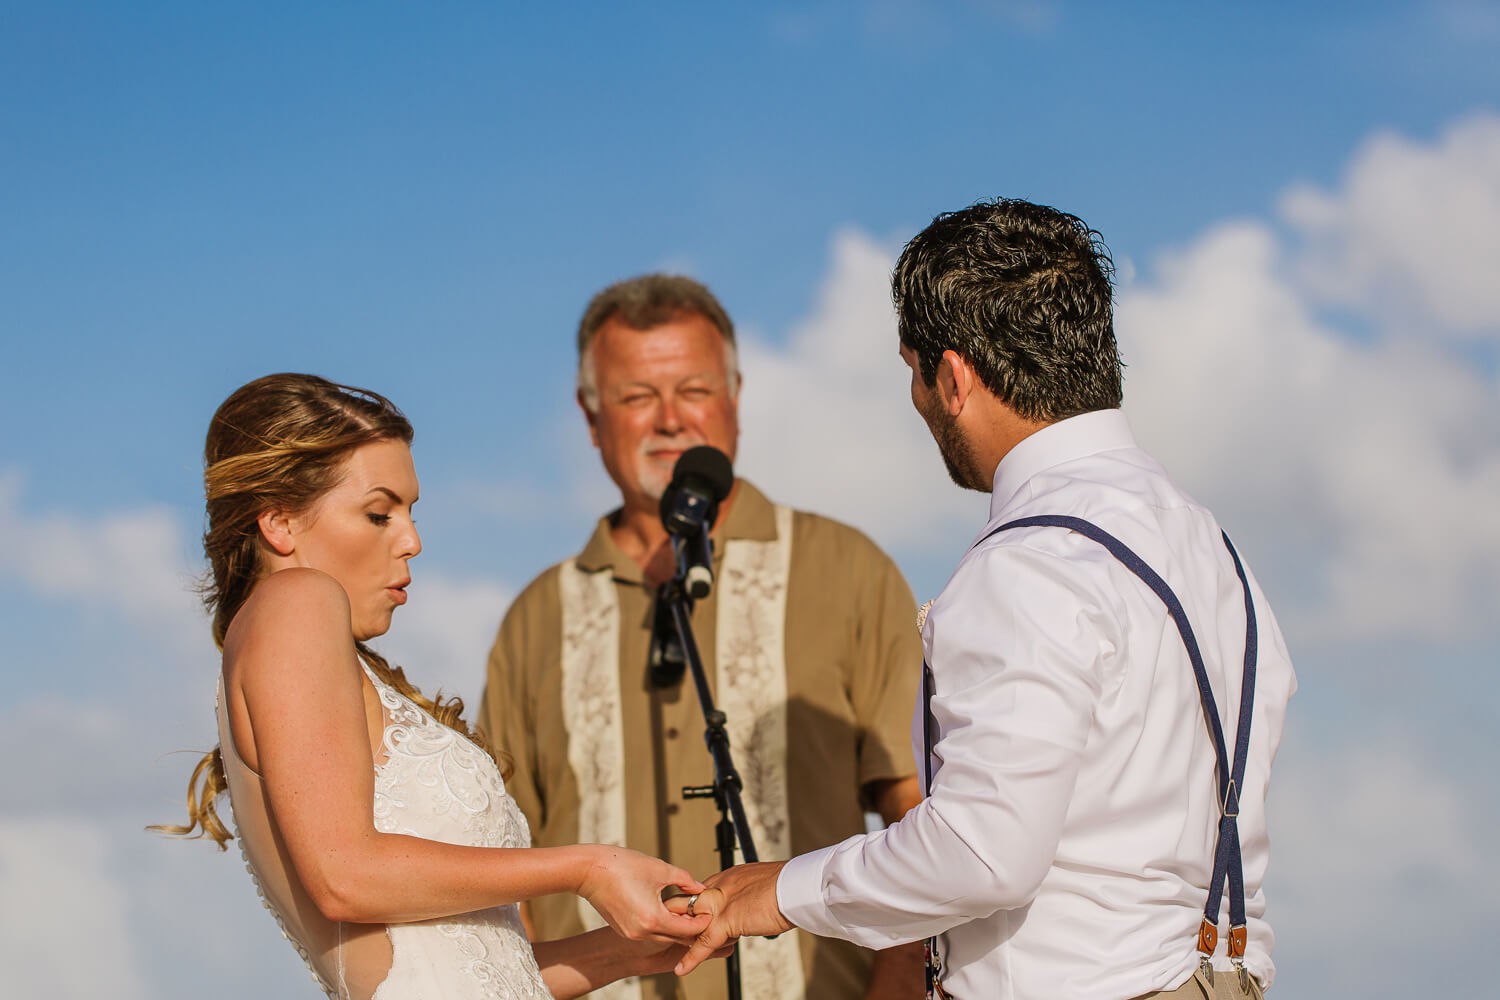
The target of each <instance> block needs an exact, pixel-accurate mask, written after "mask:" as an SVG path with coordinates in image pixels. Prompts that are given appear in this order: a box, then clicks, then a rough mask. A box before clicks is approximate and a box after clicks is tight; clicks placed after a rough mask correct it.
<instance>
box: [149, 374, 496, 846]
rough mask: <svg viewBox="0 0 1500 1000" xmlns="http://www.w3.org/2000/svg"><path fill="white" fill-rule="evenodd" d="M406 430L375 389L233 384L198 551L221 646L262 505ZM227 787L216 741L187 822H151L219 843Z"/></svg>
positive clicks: (437, 714)
mask: <svg viewBox="0 0 1500 1000" xmlns="http://www.w3.org/2000/svg"><path fill="white" fill-rule="evenodd" d="M411 439H412V427H411V423H410V421H408V420H407V419H406V416H405V414H403V413H402V412H401V411H400V410H399V409H397V408H396V405H395V404H394V403H392V402H391V401H390V400H388V399H386V398H385V397H384V396H381V395H379V394H378V393H374V392H369V391H367V390H365V389H356V388H354V387H352V386H347V385H340V384H338V383H337V382H330V381H328V380H327V379H323V378H319V377H318V376H316V375H296V374H279V375H267V376H265V377H264V378H258V379H256V380H255V381H253V382H250V383H247V384H246V385H244V386H241V387H240V388H239V389H237V390H235V392H234V393H233V394H231V395H230V397H229V398H228V399H226V400H225V401H224V403H223V405H221V406H220V407H219V409H218V412H216V413H215V414H214V417H213V420H212V421H211V422H210V424H209V427H208V440H207V441H206V443H205V444H204V449H203V466H204V471H203V486H204V494H205V500H206V507H207V511H206V512H207V526H206V527H205V529H204V532H203V552H204V555H206V556H207V557H208V563H209V572H208V575H207V577H206V578H205V580H204V582H203V585H202V592H203V603H204V605H205V606H206V607H207V608H208V610H209V611H210V612H211V613H212V615H213V636H214V643H215V644H216V645H218V646H219V648H221V649H222V648H223V646H224V635H225V633H226V632H228V630H229V623H230V622H231V621H233V620H234V616H235V614H236V613H238V611H239V610H240V607H241V606H243V605H244V603H245V600H246V598H248V597H249V596H250V591H251V590H252V589H254V587H255V584H256V581H257V580H259V579H260V577H261V575H262V568H261V566H260V563H259V559H258V556H257V549H258V546H259V540H260V528H259V524H258V519H259V517H260V515H261V514H262V513H263V512H264V511H267V510H274V509H281V510H285V511H288V512H300V511H305V510H307V509H308V508H310V507H311V506H312V505H313V504H315V503H316V502H317V501H318V500H319V499H321V498H322V496H323V495H324V494H325V493H327V492H328V491H329V490H330V489H332V488H333V487H334V486H335V485H336V484H337V483H338V481H339V479H340V478H341V477H342V475H343V470H344V462H345V460H346V459H347V458H348V457H349V455H350V454H351V453H352V452H353V451H354V450H355V449H356V448H358V447H360V446H361V445H366V444H370V443H372V442H376V441H401V442H403V443H405V444H410V443H411ZM355 648H356V649H357V650H358V652H359V655H360V658H361V659H363V660H364V661H365V663H367V664H369V666H370V669H371V670H373V671H374V672H375V674H376V675H377V676H378V677H380V679H381V680H383V681H384V682H385V683H387V684H389V685H390V686H391V687H394V688H395V689H396V690H398V691H400V692H401V693H402V694H404V695H406V696H407V697H408V698H410V699H411V700H412V701H414V702H416V703H417V704H418V705H420V706H422V708H424V709H425V710H426V711H428V712H430V713H431V714H432V716H433V717H434V718H436V719H437V721H438V722H440V723H442V724H443V725H445V726H448V727H450V728H452V729H454V730H456V731H458V732H459V733H462V734H463V735H464V736H466V737H468V738H470V739H472V740H475V741H476V742H478V743H479V745H480V746H484V744H483V742H482V741H480V740H479V737H478V735H477V734H476V733H475V732H474V731H473V730H472V729H470V728H469V726H468V725H467V724H466V723H465V722H464V720H463V708H464V705H463V701H462V700H461V699H459V698H456V697H455V698H447V699H445V698H443V697H442V693H441V692H439V693H438V696H437V697H436V698H428V697H426V696H425V695H423V694H422V693H421V692H420V691H418V690H417V689H416V688H415V687H413V686H412V684H411V682H409V681H408V680H407V679H406V675H405V674H404V673H402V671H401V668H400V667H396V666H392V665H391V664H390V663H388V662H387V661H386V660H385V658H384V657H382V656H381V655H380V654H379V653H377V652H375V651H374V650H372V649H370V648H369V647H368V646H367V645H365V644H364V643H362V642H357V643H355ZM226 788H227V784H226V781H225V777H224V760H223V757H222V756H221V754H220V750H219V747H217V746H216V747H214V749H213V750H211V751H209V752H208V753H206V754H204V756H203V759H202V760H201V761H199V762H198V766H197V767H196V768H194V769H193V774H192V777H190V778H189V779H188V790H187V807H188V822H187V823H186V824H183V825H177V824H163V825H160V826H153V827H151V829H153V830H158V831H161V832H163V833H170V834H175V835H178V836H184V837H209V838H211V839H212V840H213V841H214V842H215V843H217V844H218V846H219V848H220V849H221V850H222V849H224V846H225V844H226V842H227V841H228V840H229V839H230V838H231V837H232V836H233V834H231V833H230V832H229V829H228V827H226V826H225V825H224V823H223V821H222V820H221V819H220V818H219V814H218V810H217V808H216V805H217V802H218V798H219V795H220V793H222V792H223V791H224V790H225V789H226Z"/></svg>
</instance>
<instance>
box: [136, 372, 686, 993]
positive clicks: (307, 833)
mask: <svg viewBox="0 0 1500 1000" xmlns="http://www.w3.org/2000/svg"><path fill="white" fill-rule="evenodd" d="M411 438H412V429H411V425H410V423H408V422H407V419H406V417H405V416H403V415H402V413H401V412H400V411H399V410H398V409H397V408H396V407H395V406H394V405H393V404H392V403H391V402H390V401H389V400H387V399H385V398H384V397H382V396H379V395H377V394H375V393H372V392H366V391H364V390H361V389H354V388H351V387H348V386H343V385H338V384H336V383H333V382H329V381H327V380H325V379H321V378H318V377H316V376H312V375H290V374H283V375H268V376H266V377H265V378H261V379H257V380H255V381H254V382H251V383H249V384H247V385H245V386H243V387H241V388H240V389H238V390H237V391H235V392H234V393H233V394H232V395H231V396H230V397H229V398H228V399H227V400H225V402H224V404H223V405H222V406H220V407H219V410H218V412H217V413H215V414H214V418H213V421H212V423H211V424H210V426H209V431H208V440H207V444H206V446H205V454H204V464H205V472H204V482H205V490H206V494H207V515H208V517H207V528H206V530H205V532H204V536H203V546H204V550H205V552H206V554H207V556H208V560H209V563H210V565H211V569H212V578H211V580H210V581H209V582H208V584H207V586H206V588H205V589H206V595H205V602H206V603H207V605H208V607H209V609H210V610H211V611H212V613H213V634H214V639H215V641H216V642H217V643H218V644H219V646H220V647H221V649H222V650H223V655H224V659H223V672H222V675H221V677H220V681H219V696H218V720H219V746H218V748H216V749H215V750H213V751H212V752H210V753H209V754H208V755H206V756H205V757H204V759H203V761H202V762H201V763H200V764H199V765H198V767H197V769H196V770H195V771H194V772H193V776H192V779H191V780H190V781H189V785H188V823H187V824H186V825H184V826H164V827H158V828H157V829H161V830H165V831H167V832H170V833H176V834H181V835H194V834H195V831H196V835H198V836H205V835H206V836H208V837H211V838H212V839H213V840H215V841H216V842H217V843H218V844H219V847H220V848H221V849H222V848H223V847H224V845H225V842H226V841H228V840H229V839H231V837H232V836H233V835H232V834H231V833H230V832H229V830H228V829H227V828H226V826H225V825H224V823H223V821H222V820H221V818H220V817H219V815H218V813H217V811H216V802H217V800H218V797H219V795H220V793H222V792H224V791H227V792H228V793H229V799H230V803H231V804H232V806H233V810H234V824H235V827H236V832H237V833H238V835H239V840H240V847H241V850H242V851H243V853H244V856H245V860H246V863H247V866H248V867H249V869H250V871H251V874H252V875H253V876H254V878H255V880H256V883H257V887H258V889H259V891H260V893H261V896H262V898H263V899H264V901H265V904H266V906H267V908H268V909H270V911H271V912H272V914H273V915H274V916H275V917H276V919H277V921H278V922H279V923H280V925H281V928H282V931H283V932H284V933H285V935H286V937H287V939H288V940H290V941H291V942H292V944H293V945H294V946H295V947H296V949H297V951H298V952H299V953H300V954H301V955H302V957H303V959H304V961H305V962H306V963H307V966H308V968H309V970H310V971H311V972H312V974H313V977H314V979H315V980H316V981H317V982H318V985H319V986H320V987H321V988H322V989H323V991H324V992H326V993H327V994H328V996H330V997H336V998H340V1000H343V998H352V1000H416V998H419V997H420V998H438V997H441V998H444V1000H455V998H474V1000H479V998H507V1000H508V998H516V1000H530V998H546V997H549V996H555V997H559V998H566V997H574V996H578V995H580V994H583V993H586V992H588V991H589V990H592V989H596V988H598V987H600V986H602V985H604V984H606V983H608V982H611V981H613V980H615V979H618V978H621V977H623V976H631V975H645V974H650V973H655V972H663V971H666V970H668V969H670V968H672V966H673V964H674V963H675V962H676V960H677V958H678V957H679V956H680V954H681V953H682V951H683V948H682V947H681V946H680V944H679V943H686V942H691V941H692V939H694V938H695V937H696V936H697V935H698V934H699V932H701V931H702V930H703V929H704V927H705V926H706V924H707V922H708V921H707V917H706V916H704V915H701V914H700V915H698V916H696V917H695V916H692V915H690V913H689V912H688V911H690V910H691V906H690V905H687V906H684V905H683V904H682V903H681V902H680V901H679V900H678V899H673V900H672V901H671V903H670V905H669V904H668V903H664V902H663V901H662V893H663V891H664V890H668V889H669V887H675V888H676V890H677V891H679V892H682V893H696V892H699V891H701V890H702V889H703V886H702V884H701V883H699V882H698V881H697V880H695V879H694V878H693V877H692V876H691V875H690V874H689V873H688V872H686V871H683V870H682V869H680V868H677V867H674V866H672V865H669V864H667V863H666V862H663V861H659V860H657V859H655V858H651V857H648V856H646V855H643V854H639V853H637V852H635V851H631V850H628V849H625V848H622V847H610V846H604V845H598V844H580V845H577V846H574V847H559V848H531V847H529V846H528V844H529V841H530V835H529V832H528V831H527V828H526V823H525V820H524V819H523V818H522V816H521V814H520V813H519V811H518V810H517V808H516V806H515V803H514V802H513V801H512V800H511V799H510V797H509V796H508V795H507V794H506V792H505V786H504V782H503V779H502V772H501V769H500V768H499V767H497V764H496V761H495V760H494V759H493V758H492V757H491V756H490V754H489V753H488V752H487V751H485V750H484V749H482V744H480V743H479V742H478V739H477V737H476V735H475V734H474V733H473V732H472V731H471V730H470V729H469V727H468V726H467V724H466V723H465V722H464V721H463V719H462V718H461V717H460V712H461V711H462V708H463V705H462V702H460V701H459V700H458V699H457V698H453V699H448V700H443V699H441V697H440V696H439V698H437V699H430V698H427V697H426V696H424V695H423V694H421V693H420V692H419V691H418V690H417V689H416V688H415V687H413V686H412V685H411V684H410V683H409V682H408V681H407V680H406V678H405V676H404V675H403V673H402V671H401V670H400V669H399V668H397V667H392V666H390V665H389V664H387V663H386V661H385V660H384V659H383V658H382V657H381V656H380V655H379V654H377V653H375V652H374V651H373V650H371V649H370V648H369V647H368V646H366V645H365V643H366V641H367V640H369V639H371V638H373V637H375V636H378V635H381V634H383V633H384V632H385V631H386V630H387V629H388V628H389V627H390V624H391V615H392V613H393V612H394V611H395V609H396V608H398V607H400V606H401V605H403V604H405V603H406V599H407V595H406V588H407V585H408V584H409V583H410V582H411V577H410V573H409V571H408V568H407V564H408V562H409V561H410V560H411V559H412V558H414V557H415V556H416V555H417V554H418V553H419V552H420V551H421V549H422V544H421V541H420V540H419V538H418V535H417V529H416V523H415V521H414V520H413V519H412V505H413V504H414V503H416V500H417V476H416V471H415V469H414V468H413V465H412V458H411V450H410V442H411ZM554 892H571V893H576V894H578V895H579V896H582V897H583V898H584V899H586V900H588V902H589V903H590V904H592V905H593V907H594V908H595V909H596V910H597V911H598V912H599V914H600V915H601V916H602V917H603V919H604V921H605V922H606V923H607V924H608V926H607V927H601V928H600V929H598V930H596V931H591V932H589V933H587V934H582V935H579V936H577V937H573V938H567V939H564V940H560V941H544V942H536V943H535V944H531V943H528V941H527V940H526V935H525V931H524V929H523V928H522V926H521V922H520V918H519V915H518V911H517V907H516V903H517V901H518V900H522V899H530V898H532V897H535V896H541V895H545V894H548V893H554ZM549 991H550V992H549Z"/></svg>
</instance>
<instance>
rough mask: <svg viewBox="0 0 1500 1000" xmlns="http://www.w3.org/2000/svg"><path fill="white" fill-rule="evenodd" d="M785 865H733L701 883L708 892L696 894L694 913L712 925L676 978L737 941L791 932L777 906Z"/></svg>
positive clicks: (769, 862) (690, 949) (687, 957)
mask: <svg viewBox="0 0 1500 1000" xmlns="http://www.w3.org/2000/svg"><path fill="white" fill-rule="evenodd" d="M785 864H786V862H785V861H762V862H759V863H757V864H753V865H736V866H735V867H733V868H727V869H725V870H724V871H722V872H720V873H719V874H717V875H714V876H712V877H710V878H707V879H705V880H704V882H703V884H704V885H706V886H708V888H707V889H705V890H704V891H703V892H701V893H699V894H698V901H697V903H695V904H694V906H693V912H694V913H708V914H711V915H712V916H713V921H712V922H711V923H710V924H709V925H708V930H706V931H704V932H703V933H702V934H700V935H699V936H698V940H697V941H695V942H694V943H693V946H692V947H691V948H689V949H688V953H687V954H686V955H684V956H683V957H682V961H680V962H678V963H677V968H676V972H677V974H678V975H679V976H685V975H687V974H688V973H689V972H692V971H693V970H694V969H696V968H697V967H698V966H699V964H700V963H702V962H703V961H704V960H706V959H708V958H710V957H712V956H713V954H714V952H716V951H718V950H719V949H720V948H722V947H723V946H724V945H726V944H728V943H730V942H732V941H734V940H735V939H736V938H742V937H767V936H769V935H772V934H781V933H783V932H785V931H789V930H791V929H792V923H791V921H789V920H787V918H786V917H783V916H782V915H781V908H780V907H779V906H777V905H776V877H777V876H778V875H780V874H781V869H782V866H783V865H785Z"/></svg>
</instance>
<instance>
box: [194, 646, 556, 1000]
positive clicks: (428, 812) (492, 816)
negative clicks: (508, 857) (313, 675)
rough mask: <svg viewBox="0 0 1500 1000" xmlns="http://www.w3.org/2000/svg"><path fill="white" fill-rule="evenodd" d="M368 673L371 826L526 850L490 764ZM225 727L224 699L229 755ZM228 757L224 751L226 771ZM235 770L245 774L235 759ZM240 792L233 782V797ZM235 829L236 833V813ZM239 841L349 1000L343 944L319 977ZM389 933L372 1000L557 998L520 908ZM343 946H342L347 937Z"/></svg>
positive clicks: (326, 984)
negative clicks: (374, 745)
mask: <svg viewBox="0 0 1500 1000" xmlns="http://www.w3.org/2000/svg"><path fill="white" fill-rule="evenodd" d="M366 674H367V676H369V678H370V682H371V683H372V684H373V685H374V687H375V690H376V692H377V693H378V694H379V696H380V703H381V706H382V707H383V708H384V709H385V731H384V736H383V737H382V741H381V742H382V753H381V754H379V755H377V763H376V766H375V799H374V816H375V828H376V829H377V830H379V831H381V832H382V833H396V834H406V835H409V836H414V837H421V838H423V839H426V840H437V841H442V842H444V843H449V844H463V845H467V846H473V847H527V846H530V842H531V835H530V831H529V830H528V828H527V826H526V820H525V817H524V816H522V815H521V811H520V810H519V809H518V808H517V807H516V804H515V801H514V800H513V799H511V797H510V796H509V795H508V794H507V793H506V791H505V784H504V781H503V780H502V779H501V777H500V772H499V769H498V768H496V766H495V762H494V761H493V760H492V759H491V758H490V756H489V755H488V754H486V753H485V752H484V751H482V750H480V749H479V748H478V747H477V746H475V745H474V744H473V743H472V742H470V741H469V740H467V739H465V738H464V737H462V736H460V735H459V734H458V733H456V732H455V731H453V730H452V729H450V728H448V727H447V726H444V725H442V724H441V723H439V722H437V720H435V719H434V718H433V717H432V716H431V715H429V714H428V713H426V712H424V711H423V710H422V709H421V708H419V707H418V706H417V705H416V704H415V703H413V702H412V701H411V700H409V699H408V698H406V697H404V696H403V695H401V694H400V693H399V692H397V691H396V690H395V689H393V688H391V687H390V686H389V685H386V684H384V683H382V682H381V681H380V680H379V678H377V677H375V676H374V674H373V673H370V671H369V670H368V668H367V669H366ZM226 722H227V719H226V716H225V714H224V712H223V710H222V695H221V711H220V730H221V732H220V736H221V740H223V741H225V742H224V745H225V746H226V747H228V748H230V750H231V751H232V743H230V742H228V737H229V733H228V727H227V724H226ZM228 757H229V753H226V764H229V760H228ZM381 757H383V758H384V759H381ZM235 763H236V764H239V765H240V766H241V767H243V764H242V763H241V762H239V761H238V759H237V755H235ZM231 779H232V775H231ZM234 786H235V781H234V780H231V782H230V788H231V795H234V793H235V787H234ZM236 823H237V825H240V824H239V816H238V811H237V813H236ZM240 833H241V836H240V838H239V839H240V846H241V850H242V852H244V853H245V858H246V866H247V867H248V868H249V869H250V872H251V874H252V875H253V876H255V877H256V886H257V889H258V890H260V891H261V898H262V900H263V901H264V902H265V905H266V907H267V909H269V910H270V911H271V913H272V914H273V915H274V916H275V917H276V919H277V922H278V923H279V924H280V925H281V928H282V932H283V933H284V934H285V935H286V937H287V939H288V940H289V941H291V943H292V944H293V946H294V947H296V949H297V951H298V953H299V954H300V955H301V956H302V957H303V960H304V961H305V962H306V963H307V966H308V969H309V970H310V971H311V972H312V974H313V978H314V979H315V980H316V981H317V982H318V985H319V986H320V987H321V988H322V989H323V990H324V992H325V993H326V994H327V995H328V996H329V997H330V998H334V1000H342V998H344V997H347V996H349V992H348V990H347V989H346V988H344V987H342V986H341V982H340V979H341V976H340V975H339V970H341V969H342V957H343V956H342V943H340V944H339V945H338V946H337V949H336V952H335V955H334V958H335V963H336V965H337V968H336V969H330V968H324V969H323V970H322V972H321V973H320V971H319V967H318V966H319V963H317V962H315V961H314V958H313V954H312V952H313V951H316V950H317V949H316V948H314V947H313V946H312V945H310V944H309V943H308V942H305V941H303V940H300V939H299V935H298V934H297V933H294V930H295V928H293V927H292V926H290V925H289V922H288V921H287V920H286V919H285V914H284V912H283V910H284V909H285V908H286V907H285V904H283V905H280V906H278V905H277V901H276V900H275V899H274V898H273V895H274V894H270V893H267V892H266V891H264V889H263V888H262V885H263V879H262V873H260V872H259V871H257V865H256V864H255V863H254V862H253V860H252V858H253V857H254V856H255V854H256V853H257V852H256V851H253V850H251V849H250V848H251V847H252V845H250V844H248V843H247V837H246V836H245V831H244V830H243V829H242V830H241V831H240ZM340 931H341V929H340ZM386 934H387V936H388V937H389V939H390V943H391V953H392V957H391V967H390V972H389V973H388V974H387V976H386V977H385V979H384V981H383V982H382V983H381V984H380V986H379V987H378V988H377V989H376V990H375V992H374V994H373V997H372V998H371V1000H429V998H430V1000H438V998H441V1000H551V993H549V992H548V991H547V988H546V987H545V986H544V985H543V984H542V979H541V973H540V972H539V970H538V969H537V965H536V959H535V956H534V955H533V954H532V950H531V945H530V943H529V942H528V941H527V939H526V932H525V930H524V928H523V927H522V925H521V919H520V912H519V909H518V908H517V907H516V906H515V904H511V905H509V906H500V907H495V908H492V909H488V910H479V911H476V912H473V913H466V914H461V915H458V916H453V917H444V918H441V919H438V920H429V921H422V922H418V923H408V924H391V925H388V926H387V927H386ZM338 940H339V942H342V941H343V936H342V933H341V932H340V934H339V937H338ZM324 964H325V965H326V964H327V963H326V961H325V963H324Z"/></svg>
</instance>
